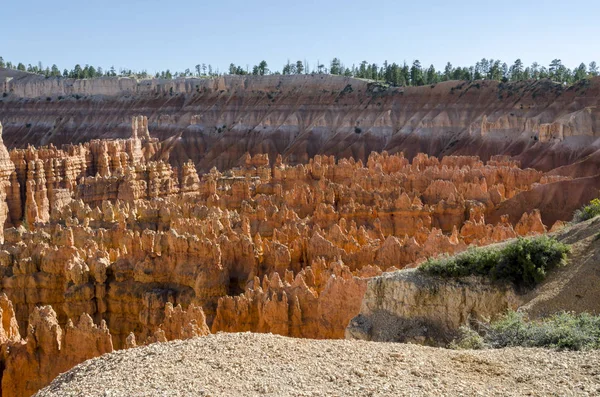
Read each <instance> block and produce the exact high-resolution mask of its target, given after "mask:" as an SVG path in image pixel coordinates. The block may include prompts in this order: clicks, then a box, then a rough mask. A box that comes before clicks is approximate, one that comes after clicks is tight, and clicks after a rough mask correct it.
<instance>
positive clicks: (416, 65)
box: [410, 59, 424, 86]
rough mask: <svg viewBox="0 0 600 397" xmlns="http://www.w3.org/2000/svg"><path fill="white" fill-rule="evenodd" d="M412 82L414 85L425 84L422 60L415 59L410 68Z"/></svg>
mask: <svg viewBox="0 0 600 397" xmlns="http://www.w3.org/2000/svg"><path fill="white" fill-rule="evenodd" d="M410 83H411V85H414V86H419V85H423V84H424V81H423V70H422V68H421V62H419V60H418V59H417V60H415V61H414V62H413V64H412V67H411V68H410Z"/></svg>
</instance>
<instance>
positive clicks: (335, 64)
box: [329, 58, 342, 74]
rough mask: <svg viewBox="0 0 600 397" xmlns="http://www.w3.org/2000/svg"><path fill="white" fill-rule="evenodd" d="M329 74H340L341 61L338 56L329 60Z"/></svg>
mask: <svg viewBox="0 0 600 397" xmlns="http://www.w3.org/2000/svg"><path fill="white" fill-rule="evenodd" d="M329 73H330V74H342V69H341V62H340V60H339V59H338V58H333V60H332V61H331V67H330V68H329Z"/></svg>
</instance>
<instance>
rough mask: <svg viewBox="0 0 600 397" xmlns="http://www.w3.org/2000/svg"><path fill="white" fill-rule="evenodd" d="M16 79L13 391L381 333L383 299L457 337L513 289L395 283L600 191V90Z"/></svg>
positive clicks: (9, 225) (8, 198)
mask: <svg viewBox="0 0 600 397" xmlns="http://www.w3.org/2000/svg"><path fill="white" fill-rule="evenodd" d="M3 73H4V74H3ZM11 73H13V72H11ZM0 82H3V85H0V87H2V91H3V95H2V98H0V99H1V102H0V121H1V122H2V124H1V126H0V135H1V136H2V139H3V141H2V142H1V143H0V185H1V186H0V220H1V221H2V224H3V225H4V228H3V229H2V232H1V234H0V237H1V247H0V288H1V295H0V309H1V311H0V316H1V318H2V321H1V322H0V323H1V324H2V327H1V329H0V346H2V355H1V362H2V365H1V368H2V382H1V384H2V395H8V396H11V395H16V396H24V395H31V394H33V393H35V392H36V391H37V390H39V389H41V388H43V387H44V386H46V385H48V384H49V383H50V382H51V381H52V380H53V379H54V378H55V377H56V376H58V375H59V374H60V373H62V372H65V371H66V370H68V369H70V368H71V367H73V366H75V365H76V364H79V363H81V362H83V361H85V360H87V359H90V358H93V357H97V356H100V355H102V354H104V353H107V352H111V351H113V350H117V349H127V348H132V347H135V346H140V345H145V344H150V343H154V342H166V341H172V340H175V339H188V338H193V337H197V336H206V335H208V334H211V333H217V332H244V331H250V332H258V333H269V332H270V333H273V334H278V335H282V336H291V337H301V338H312V339H340V338H344V337H354V338H360V339H369V338H371V336H369V337H367V336H365V335H364V334H361V333H360V332H361V328H360V327H355V328H354V331H353V330H352V329H353V328H352V327H350V328H347V327H348V324H349V323H351V321H352V322H354V321H360V316H358V315H359V314H365V315H367V314H369V315H370V312H369V313H367V312H368V310H367V311H365V307H367V306H368V304H369V302H377V294H378V293H379V292H381V291H382V290H383V289H385V288H387V291H391V292H390V293H391V294H397V295H398V294H399V295H402V294H404V295H403V296H404V298H402V299H404V300H406V301H410V302H412V304H411V305H409V306H406V307H402V308H399V307H396V308H391V309H390V308H389V307H388V308H386V310H392V311H393V310H395V311H398V312H401V313H400V314H401V315H402V316H407V317H415V318H419V319H426V320H427V321H424V322H423V324H425V325H427V324H430V322H428V321H429V320H430V319H432V318H433V319H434V320H435V321H436V324H437V323H441V324H444V327H443V328H444V329H443V330H442V331H443V332H442V331H440V332H441V333H446V331H448V330H452V329H455V328H456V327H458V326H459V325H461V323H464V321H465V319H466V318H467V317H468V316H469V315H473V316H475V317H478V318H479V317H481V318H489V317H493V316H495V315H498V314H500V313H501V312H502V311H503V310H506V309H507V308H516V307H517V306H518V304H519V298H518V297H517V292H515V291H512V290H511V289H510V288H505V289H502V288H498V287H496V286H493V285H483V284H482V283H480V282H478V281H475V282H473V284H472V285H467V286H465V285H452V284H451V283H447V284H445V285H438V286H437V287H436V288H437V290H438V291H442V293H439V294H437V295H436V296H433V297H432V296H426V294H425V293H424V292H423V289H422V288H421V287H420V286H421V285H422V284H423V283H426V282H427V281H422V280H415V279H414V278H411V276H410V272H408V273H402V274H400V273H398V272H396V271H397V270H400V269H410V268H414V267H417V266H418V265H419V264H420V263H422V262H423V261H425V260H426V259H427V258H429V257H433V256H437V255H440V254H449V255H451V254H454V253H458V252H461V251H464V250H466V249H468V247H471V246H483V245H488V244H493V243H497V242H502V241H505V240H507V239H511V238H515V237H518V236H531V235H537V234H541V233H546V232H548V231H557V230H560V229H561V228H563V227H564V222H565V221H568V220H570V217H571V215H572V212H573V211H574V210H575V209H576V208H579V207H580V206H581V205H582V204H583V203H586V202H587V201H589V200H590V199H591V198H594V197H597V195H598V187H599V186H600V183H599V181H598V175H597V165H598V164H597V159H598V156H597V155H596V146H597V144H595V141H596V134H597V133H599V131H600V122H599V121H598V120H599V117H598V110H597V109H598V108H597V105H598V102H599V101H600V79H591V80H586V81H584V82H583V83H580V84H577V85H574V86H571V87H568V88H567V87H562V86H560V85H556V84H553V83H551V82H549V81H536V82H519V83H510V84H502V83H500V84H499V83H496V82H489V81H480V82H471V83H469V82H456V81H454V82H445V83H440V84H438V85H435V86H427V87H412V88H388V87H384V86H382V85H380V84H376V83H369V82H367V81H362V80H356V79H349V78H343V77H339V76H320V75H315V76H265V77H240V76H224V77H219V78H215V79H177V80H170V81H161V80H148V81H136V80H133V79H125V78H118V79H117V78H102V79H94V80H69V79H54V78H49V79H45V78H40V77H39V76H31V75H27V74H18V73H17V74H14V75H11V76H8V72H6V71H3V70H0ZM565 192H569V194H566V193H565ZM394 272H395V273H394ZM377 280H383V281H377ZM377 285H379V287H377ZM378 291H379V292H378ZM464 295H468V296H469V299H462V300H456V299H455V300H454V301H453V300H452V299H449V300H445V301H443V302H441V301H440V299H442V300H443V299H445V298H444V296H453V297H454V298H456V297H457V296H464ZM436 299H438V300H436ZM445 302H446V303H445ZM447 302H450V303H447ZM379 303H381V302H379ZM444 304H447V308H446V309H447V310H446V311H445V312H444V311H439V312H436V313H433V312H432V311H431V310H430V309H428V308H431V307H434V306H437V307H439V306H440V305H444ZM361 307H362V309H361ZM368 308H369V310H371V311H373V312H376V311H377V310H379V307H378V306H377V305H375V304H374V305H372V306H369V307H368ZM428 310H429V311H428ZM357 316H358V317H357ZM436 316H437V317H436ZM375 317H376V316H372V318H371V317H369V321H371V320H373V319H374V318H375ZM353 319H354V320H353ZM423 324H420V325H419V326H421V327H422V326H423ZM397 328H399V329H400V328H401V327H399V326H398V327H397ZM349 334H351V335H349ZM403 337H405V339H406V340H411V341H417V342H422V343H427V342H430V343H432V341H433V339H435V338H434V337H432V336H431V335H421V334H419V335H412V336H411V334H410V332H406V334H404V335H403ZM411 337H412V339H411ZM374 339H385V340H402V338H401V337H399V336H398V335H392V336H389V337H386V336H381V335H380V336H378V337H377V338H374Z"/></svg>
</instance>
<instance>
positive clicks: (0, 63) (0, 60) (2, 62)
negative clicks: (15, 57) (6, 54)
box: [0, 57, 6, 68]
mask: <svg viewBox="0 0 600 397" xmlns="http://www.w3.org/2000/svg"><path fill="white" fill-rule="evenodd" d="M5 67H6V64H5V63H4V58H2V57H0V68H5Z"/></svg>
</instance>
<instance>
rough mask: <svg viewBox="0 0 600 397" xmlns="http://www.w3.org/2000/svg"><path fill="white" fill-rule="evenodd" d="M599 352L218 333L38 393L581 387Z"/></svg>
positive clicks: (107, 364)
mask: <svg viewBox="0 0 600 397" xmlns="http://www.w3.org/2000/svg"><path fill="white" fill-rule="evenodd" d="M599 394H600V352H599V351H592V352H557V351H553V350H546V349H525V348H510V349H501V350H481V351H471V350H462V351H454V350H446V349H439V348H429V347H423V346H418V345H411V344H396V343H376V342H363V341H354V340H353V341H350V340H309V339H294V338H287V337H281V336H276V335H271V334H253V333H237V334H226V333H219V334H216V335H210V336H207V337H203V338H196V339H191V340H186V341H174V342H169V343H155V344H152V345H149V346H145V347H140V348H135V349H129V350H119V351H116V352H114V353H111V354H107V355H104V356H102V357H98V358H95V359H92V360H89V361H86V362H84V363H82V364H80V365H78V366H77V367H75V368H73V369H72V370H70V371H69V372H66V373H64V374H62V375H60V376H59V377H58V378H56V379H55V380H54V381H53V382H52V383H51V384H50V385H49V386H48V387H46V388H45V389H43V390H41V391H40V392H39V393H38V394H36V395H38V396H61V397H62V396H213V397H214V396H264V395H267V396H343V397H348V396H439V395H444V396H448V395H453V396H459V395H464V396H507V395H515V396H516V395H519V396H523V395H531V396H585V395H590V396H592V395H599Z"/></svg>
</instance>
